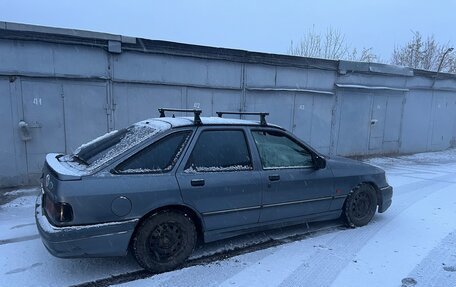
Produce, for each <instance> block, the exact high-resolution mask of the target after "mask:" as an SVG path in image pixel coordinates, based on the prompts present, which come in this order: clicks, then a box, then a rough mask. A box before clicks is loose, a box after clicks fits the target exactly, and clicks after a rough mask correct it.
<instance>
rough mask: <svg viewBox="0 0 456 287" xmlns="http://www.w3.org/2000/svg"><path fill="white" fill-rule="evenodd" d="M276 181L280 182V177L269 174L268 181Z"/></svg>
mask: <svg viewBox="0 0 456 287" xmlns="http://www.w3.org/2000/svg"><path fill="white" fill-rule="evenodd" d="M278 180H280V175H278V174H271V175H270V176H269V181H278Z"/></svg>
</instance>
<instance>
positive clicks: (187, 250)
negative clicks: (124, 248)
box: [132, 211, 197, 273]
mask: <svg viewBox="0 0 456 287" xmlns="http://www.w3.org/2000/svg"><path fill="white" fill-rule="evenodd" d="M196 239H197V233H196V228H195V224H194V223H193V221H192V219H191V218H190V217H189V216H188V215H186V214H184V213H182V212H178V211H162V212H159V213H156V214H153V215H151V216H149V217H148V218H147V219H146V220H144V221H143V222H142V223H141V224H140V226H139V228H138V229H137V232H136V233H135V235H134V237H133V241H132V251H133V255H134V256H135V258H136V261H138V263H139V265H141V267H143V268H144V269H147V270H149V271H151V272H154V273H160V272H165V271H169V270H172V269H175V268H176V267H178V266H179V265H181V264H182V263H184V262H185V260H186V259H187V258H188V257H189V256H190V254H191V253H192V252H193V249H194V247H195V245H196Z"/></svg>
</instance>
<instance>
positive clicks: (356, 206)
mask: <svg viewBox="0 0 456 287" xmlns="http://www.w3.org/2000/svg"><path fill="white" fill-rule="evenodd" d="M376 211H377V194H376V191H375V188H374V187H373V186H371V185H369V184H360V185H358V186H357V187H355V188H354V189H353V191H352V192H351V193H350V194H349V195H348V198H347V199H346V201H345V205H344V218H345V222H346V223H347V225H348V226H349V227H352V228H354V227H360V226H364V225H366V224H368V223H369V222H370V221H371V220H372V218H373V217H374V215H375V212H376Z"/></svg>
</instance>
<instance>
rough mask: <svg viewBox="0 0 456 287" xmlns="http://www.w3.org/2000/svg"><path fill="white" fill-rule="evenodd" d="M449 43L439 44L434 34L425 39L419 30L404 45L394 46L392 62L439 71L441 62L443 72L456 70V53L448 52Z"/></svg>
mask: <svg viewBox="0 0 456 287" xmlns="http://www.w3.org/2000/svg"><path fill="white" fill-rule="evenodd" d="M449 48H450V45H449V43H447V44H439V43H438V42H437V41H436V40H435V38H434V36H428V37H427V38H426V39H423V37H422V36H421V34H420V33H419V32H413V38H412V39H411V40H410V41H409V42H408V43H406V44H405V45H404V46H402V47H396V48H394V52H393V55H392V57H391V64H394V65H401V66H407V67H411V68H416V69H424V70H430V71H437V70H438V69H439V66H440V62H441V61H442V60H443V62H442V63H441V67H440V71H441V72H450V73H455V72H456V54H455V52H454V51H452V52H448V50H449Z"/></svg>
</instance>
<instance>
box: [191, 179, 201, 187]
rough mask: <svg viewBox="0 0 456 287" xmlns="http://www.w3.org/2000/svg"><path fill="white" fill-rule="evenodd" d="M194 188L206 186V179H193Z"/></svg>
mask: <svg viewBox="0 0 456 287" xmlns="http://www.w3.org/2000/svg"><path fill="white" fill-rule="evenodd" d="M191 184H192V186H204V179H192V181H191Z"/></svg>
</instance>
